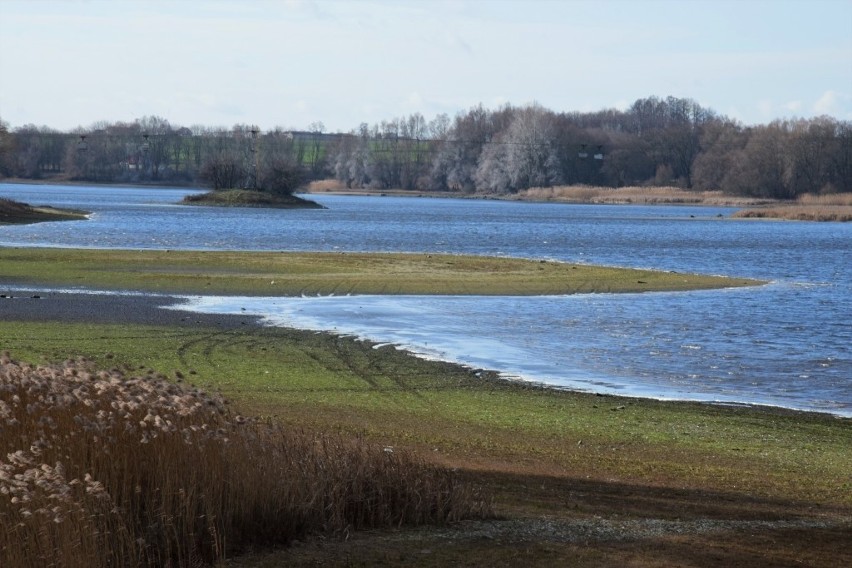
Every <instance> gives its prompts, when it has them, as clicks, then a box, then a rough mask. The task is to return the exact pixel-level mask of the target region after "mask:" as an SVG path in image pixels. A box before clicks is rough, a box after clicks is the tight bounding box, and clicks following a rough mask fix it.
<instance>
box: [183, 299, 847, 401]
mask: <svg viewBox="0 0 852 568" xmlns="http://www.w3.org/2000/svg"><path fill="white" fill-rule="evenodd" d="M588 296H590V297H594V296H595V295H588ZM574 297H575V298H576V296H574ZM420 298H425V297H419V296H360V297H359V296H348V297H343V296H323V297H307V298H289V297H286V298H283V297H262V298H259V297H233V296H231V297H223V296H192V297H182V299H183V300H184V303H181V304H175V305H171V306H167V307H168V308H170V309H175V310H188V311H196V312H201V313H222V314H246V315H253V316H259V317H260V318H261V321H262V323H264V324H265V325H270V326H280V327H291V328H298V329H305V330H311V331H318V332H331V333H336V334H338V335H343V336H352V337H355V338H357V339H361V340H368V341H373V342H376V343H377V344H376V345H375V346H374V348H375V349H379V348H381V347H386V346H393V347H395V348H397V349H404V350H406V351H408V352H410V353H412V354H413V355H415V356H417V357H420V358H422V359H425V360H431V361H442V362H449V363H457V364H461V365H464V366H466V367H468V368H472V369H488V370H492V371H496V372H498V373H499V374H500V376H501V377H503V378H505V379H507V380H516V381H523V382H528V383H534V384H540V385H542V386H546V387H549V388H555V389H560V390H572V391H579V392H587V393H600V394H612V395H621V396H634V397H639V398H652V399H657V400H671V401H692V402H706V403H716V404H724V405H746V406H770V407H777V408H787V409H790V410H802V411H808V412H824V413H830V414H834V415H836V416H840V417H847V418H848V417H852V411H850V412H846V411H844V410H832V409H830V408H816V407H805V406H803V405H789V404H778V403H774V402H772V401H766V400H753V401H750V400H743V398H742V396H736V395H730V396H729V395H724V394H719V393H716V394H713V393H703V394H696V393H695V392H694V391H688V390H682V389H679V388H677V387H675V386H673V385H669V386H662V387H661V386H643V385H640V384H637V383H636V382H635V381H630V380H628V379H621V380H620V379H618V378H617V377H608V376H594V375H592V374H591V373H586V372H582V371H578V370H573V369H564V370H563V372H562V373H560V376H558V377H557V376H554V375H553V374H552V373H548V372H545V373H540V372H536V371H535V370H534V369H531V368H529V366H527V365H520V366H518V365H517V360H519V359H525V357H524V356H525V355H528V353H526V352H520V351H517V348H515V347H513V346H510V345H506V344H504V343H501V342H499V341H496V340H491V339H488V338H478V339H473V338H471V337H470V336H467V337H465V338H464V345H463V346H461V345H459V344H458V343H455V344H454V343H453V341H452V340H451V339H447V338H445V337H441V336H440V335H436V334H430V333H429V332H428V331H427V332H423V333H417V332H415V331H413V330H406V333H399V332H395V331H393V330H391V329H383V328H381V327H379V328H376V327H375V326H374V327H370V326H365V325H358V324H356V323H355V322H354V321H353V319H357V314H358V310H359V308H360V306H359V302H360V303H369V305H370V307H371V308H373V309H374V310H375V309H379V310H387V311H391V312H392V313H393V315H395V316H400V315H401V316H403V317H404V316H409V317H414V318H416V317H417V316H418V315H420V314H422V312H423V310H424V308H423V307H415V306H407V305H403V304H402V303H401V302H402V301H404V300H405V299H415V300H416V299H420ZM439 298H440V300H446V301H452V300H453V299H454V298H457V297H455V296H441V297H439ZM553 298H555V297H553ZM430 299H434V297H430ZM338 302H345V305H339V304H338ZM318 303H321V304H324V303H329V304H337V305H335V308H336V309H337V310H338V313H336V314H332V316H331V317H329V318H324V317H322V315H314V314H309V313H306V311H305V310H304V309H302V307H301V306H300V304H301V305H302V306H305V307H310V306H315V305H317V304H318ZM340 311H342V312H345V315H343V316H341V315H340V313H339V312H340ZM347 316H348V317H347ZM332 318H333V321H334V323H331V322H332ZM430 343H431V345H430ZM462 347H463V349H462ZM513 351H515V352H516V353H515V355H516V357H515V359H516V365H512V364H509V363H507V364H505V365H504V364H501V358H502V360H503V361H508V360H511V359H512V352H513ZM495 357H496V358H495ZM526 359H529V358H528V357H526ZM512 366H515V367H519V368H513V369H509V368H508V367H512Z"/></svg>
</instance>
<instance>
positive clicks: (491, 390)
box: [0, 321, 852, 508]
mask: <svg viewBox="0 0 852 568" xmlns="http://www.w3.org/2000/svg"><path fill="white" fill-rule="evenodd" d="M0 337H2V338H3V339H2V341H0V348H2V349H8V350H10V351H11V352H12V355H13V356H14V357H16V358H18V359H21V360H24V361H30V362H33V363H38V362H41V361H56V360H62V359H64V358H66V357H68V356H69V355H83V356H85V357H89V358H92V359H93V360H95V361H96V362H97V363H98V364H99V365H101V366H103V367H105V368H109V367H119V368H122V367H124V366H128V367H132V368H133V369H139V368H140V366H141V367H145V368H148V369H155V370H157V371H159V372H161V373H163V374H165V375H167V376H172V377H176V376H178V375H181V376H183V377H185V378H186V381H187V382H192V383H195V384H196V385H198V386H202V387H204V388H206V389H209V390H217V391H221V392H222V393H223V394H224V395H225V396H226V397H228V398H230V399H232V400H233V404H234V405H235V407H236V408H238V409H239V411H240V412H242V413H245V414H249V415H261V416H269V417H274V418H275V420H276V421H281V422H283V423H285V424H291V425H295V426H299V427H304V428H308V429H318V430H322V431H327V432H334V433H346V434H353V435H355V434H357V435H362V436H365V437H366V438H367V439H369V440H371V441H375V442H377V443H380V444H384V445H387V446H404V447H408V448H412V449H414V450H417V451H419V452H422V453H424V454H425V455H427V456H428V457H429V459H430V460H434V461H436V462H438V463H441V464H447V465H452V466H453V467H461V468H465V469H470V470H474V471H484V470H495V471H506V472H512V473H522V474H525V475H544V476H570V477H572V478H577V479H583V478H593V479H605V480H607V481H609V482H618V483H633V484H642V485H649V484H650V485H662V486H670V487H678V488H700V489H702V490H704V491H719V492H725V493H727V494H731V495H740V496H745V495H750V496H756V495H757V496H762V497H765V498H773V499H786V500H795V501H802V502H807V503H811V504H813V505H818V506H822V507H836V506H840V507H850V506H852V477H850V474H849V472H850V471H852V428H850V422H849V420H843V419H838V418H833V417H829V416H825V415H818V414H807V413H793V412H784V411H779V410H762V409H752V408H731V407H722V406H714V405H706V404H692V403H675V402H660V401H653V400H641V399H627V398H617V397H609V396H595V395H590V394H582V393H571V392H561V391H556V390H549V389H541V388H537V387H535V386H532V385H526V384H518V383H513V382H509V381H504V380H499V379H495V378H493V377H490V376H488V374H487V373H477V372H475V371H472V370H468V369H464V368H461V367H459V366H456V365H451V364H444V363H438V362H429V361H423V360H420V359H417V358H415V357H412V356H410V355H408V354H406V353H404V352H401V351H398V350H396V349H394V348H393V347H389V346H387V347H380V348H375V346H374V345H372V344H370V343H368V342H361V341H356V340H353V339H351V338H341V337H336V336H333V335H330V334H317V333H313V332H303V331H296V330H287V329H271V328H261V327H254V326H239V327H236V328H234V327H231V328H224V327H223V328H210V327H205V328H197V329H196V328H191V327H151V326H129V325H100V326H95V325H88V324H59V323H50V324H34V323H21V322H8V321H4V322H0ZM516 505H517V506H521V507H526V506H527V505H524V504H516ZM552 505H553V506H558V503H553V504H552ZM510 508H511V507H510Z"/></svg>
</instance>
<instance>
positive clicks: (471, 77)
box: [0, 0, 852, 132]
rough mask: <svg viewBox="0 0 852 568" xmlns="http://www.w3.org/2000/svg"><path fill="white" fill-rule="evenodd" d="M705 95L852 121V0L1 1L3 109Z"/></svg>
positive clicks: (460, 103)
mask: <svg viewBox="0 0 852 568" xmlns="http://www.w3.org/2000/svg"><path fill="white" fill-rule="evenodd" d="M650 96H658V97H661V98H664V97H667V96H674V97H679V98H689V99H693V100H695V101H697V102H698V103H699V104H700V105H701V106H703V107H706V108H710V109H713V110H714V111H716V112H717V113H719V114H722V115H726V116H728V117H730V118H733V119H736V120H738V121H740V122H742V123H743V124H745V125H752V124H766V123H769V122H771V121H773V120H776V119H785V118H796V117H798V118H810V117H814V116H820V115H829V116H832V117H834V118H837V119H840V120H852V0H769V1H763V0H710V1H705V0H677V1H673V0H658V1H651V0H592V1H588V0H518V1H515V0H505V1H497V0H492V1H489V0H457V1H451V0H407V1H403V0H363V1H361V0H347V1H332V0H328V1H325V0H316V1H311V0H221V1H219V0H171V1H160V0H106V1H103V0H88V1H87V0H0V119H2V120H3V121H5V122H7V123H8V124H9V125H10V126H11V127H13V128H14V127H18V126H23V125H25V124H35V125H46V126H49V127H52V128H56V129H59V130H71V129H74V128H75V127H78V126H82V127H84V128H85V127H89V126H91V125H93V124H94V123H95V122H97V121H107V122H117V121H124V122H132V121H133V120H135V119H137V118H141V117H143V116H151V115H155V116H159V117H162V118H165V119H167V120H168V121H169V122H170V123H171V124H172V125H179V126H192V125H198V124H200V125H205V126H210V127H220V126H222V127H230V126H233V125H235V124H256V125H258V126H260V128H261V129H271V128H275V127H281V128H285V129H296V130H303V129H307V128H308V127H309V125H311V124H313V123H317V122H322V123H323V125H324V126H325V130H326V131H328V132H348V131H351V130H353V129H356V128H357V127H358V125H359V124H360V123H363V122H366V123H368V124H375V123H378V122H381V121H382V120H389V119H393V118H396V117H402V116H408V115H410V114H412V113H415V112H419V113H421V114H422V115H423V116H424V117H425V118H426V119H427V120H431V119H433V118H434V117H435V116H436V115H438V114H440V113H446V114H447V115H449V116H450V117H453V116H455V115H456V114H457V113H460V112H464V111H466V110H468V109H470V108H471V107H473V106H476V105H478V104H482V105H483V106H485V107H486V108H490V109H496V108H498V107H499V106H501V105H504V104H507V103H508V104H511V105H514V106H521V105H525V104H530V103H538V104H540V105H542V106H544V107H546V108H549V109H551V110H553V111H556V112H573V111H580V112H591V111H597V110H602V109H607V108H617V109H622V110H623V109H626V108H627V107H629V106H630V105H631V104H632V103H633V102H634V101H635V100H637V99H639V98H646V97H650Z"/></svg>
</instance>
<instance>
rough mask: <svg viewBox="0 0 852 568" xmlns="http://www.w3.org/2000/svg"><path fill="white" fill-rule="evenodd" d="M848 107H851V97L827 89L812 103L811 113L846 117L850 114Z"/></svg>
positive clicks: (851, 110)
mask: <svg viewBox="0 0 852 568" xmlns="http://www.w3.org/2000/svg"><path fill="white" fill-rule="evenodd" d="M850 106H852V96H850V95H848V94H845V93H838V92H837V91H834V90H831V89H829V90H828V91H826V92H824V93H823V94H822V96H821V97H820V98H819V99H817V101H816V102H815V103H814V106H813V111H814V113H815V114H828V115H832V116H837V117H842V116H843V115H845V116H847V117H848V116H849V114H850V112H852V109H850V108H849V107H850Z"/></svg>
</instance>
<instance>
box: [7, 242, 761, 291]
mask: <svg viewBox="0 0 852 568" xmlns="http://www.w3.org/2000/svg"><path fill="white" fill-rule="evenodd" d="M0 265H2V266H3V271H2V273H0V284H3V283H5V284H18V285H31V286H75V287H88V288H95V289H105V290H139V291H146V292H159V293H183V294H210V295H254V296H295V295H301V294H305V295H316V294H322V295H328V294H336V295H346V294H418V295H419V294H442V295H555V294H573V293H594V292H601V293H608V292H612V293H616V292H619V293H620V292H649V291H679V290H699V289H715V288H727V287H737V286H753V285H758V284H762V283H763V282H760V281H757V280H752V279H747V278H733V277H726V276H708V275H697V274H683V273H675V272H665V271H654V270H638V269H631V268H616V267H603V266H591V265H584V264H570V263H564V262H555V261H545V260H531V259H520V258H505V257H485V256H469V255H448V254H405V253H332V252H226V251H168V250H99V249H57V248H3V247H0Z"/></svg>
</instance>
